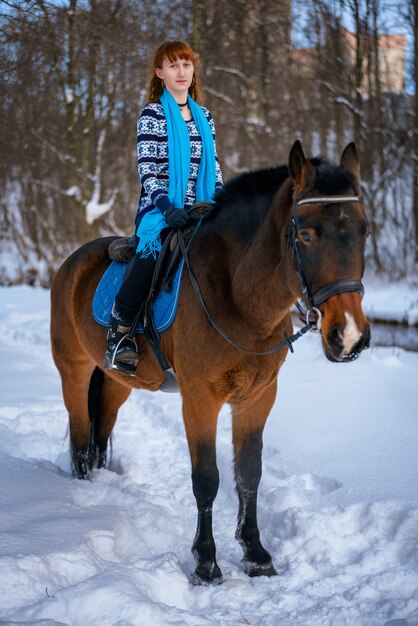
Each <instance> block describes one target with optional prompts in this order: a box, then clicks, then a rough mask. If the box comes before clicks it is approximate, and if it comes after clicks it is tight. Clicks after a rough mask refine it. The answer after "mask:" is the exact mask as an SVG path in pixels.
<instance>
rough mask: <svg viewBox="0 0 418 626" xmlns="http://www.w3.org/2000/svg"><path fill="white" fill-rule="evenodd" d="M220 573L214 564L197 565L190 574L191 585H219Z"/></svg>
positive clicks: (221, 580)
mask: <svg viewBox="0 0 418 626" xmlns="http://www.w3.org/2000/svg"><path fill="white" fill-rule="evenodd" d="M222 582H223V578H222V572H221V570H220V569H219V567H218V565H217V564H216V563H211V564H202V565H198V566H197V567H196V569H195V571H194V572H193V574H192V583H193V585H195V586H197V585H220V584H221V583H222Z"/></svg>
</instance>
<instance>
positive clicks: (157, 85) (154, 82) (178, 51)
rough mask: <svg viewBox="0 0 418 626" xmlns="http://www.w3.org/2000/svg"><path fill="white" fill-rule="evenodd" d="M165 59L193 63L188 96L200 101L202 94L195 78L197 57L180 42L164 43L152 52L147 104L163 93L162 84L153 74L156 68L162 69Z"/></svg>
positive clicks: (197, 79) (197, 63)
mask: <svg viewBox="0 0 418 626" xmlns="http://www.w3.org/2000/svg"><path fill="white" fill-rule="evenodd" d="M164 59H167V60H168V61H170V62H171V63H172V62H173V61H176V60H177V59H181V60H184V61H191V62H192V63H193V67H194V72H193V80H192V84H191V85H190V87H189V94H190V96H191V97H192V98H193V100H196V102H199V101H200V102H201V101H202V93H201V88H200V82H199V78H198V76H197V68H198V65H199V63H200V60H199V57H198V56H197V54H196V53H195V52H193V50H192V49H191V48H190V46H188V45H187V44H185V43H183V42H182V41H166V42H164V43H163V44H161V46H159V47H158V48H157V49H156V51H155V52H154V57H153V59H152V66H151V72H152V75H151V80H150V84H149V87H148V98H147V102H156V101H157V100H158V99H159V97H160V96H161V94H162V93H163V91H164V83H163V81H162V80H161V78H158V76H157V75H156V73H155V70H156V69H157V68H159V69H162V67H163V61H164Z"/></svg>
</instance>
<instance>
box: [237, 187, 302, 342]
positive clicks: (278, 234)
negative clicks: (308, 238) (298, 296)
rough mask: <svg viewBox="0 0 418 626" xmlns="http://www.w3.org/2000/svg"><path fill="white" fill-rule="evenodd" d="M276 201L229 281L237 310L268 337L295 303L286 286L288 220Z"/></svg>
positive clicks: (243, 252) (241, 255)
mask: <svg viewBox="0 0 418 626" xmlns="http://www.w3.org/2000/svg"><path fill="white" fill-rule="evenodd" d="M279 201H280V200H279V199H277V200H276V202H277V205H276V206H275V208H274V210H272V211H270V213H269V215H268V216H267V218H266V220H265V221H264V223H263V224H262V225H261V226H260V228H259V230H258V232H257V234H256V236H255V237H254V240H253V241H252V242H251V244H250V245H249V246H247V248H246V249H245V250H243V251H242V254H240V258H239V260H238V262H237V264H236V266H235V268H234V272H233V280H232V295H233V299H234V303H235V306H236V308H237V310H238V311H240V313H241V314H242V315H243V316H245V317H246V318H247V320H248V322H250V323H251V324H252V325H256V326H257V327H258V328H260V330H261V331H262V332H265V333H267V334H269V333H270V332H273V330H274V328H275V327H276V326H277V325H278V324H279V323H280V321H281V320H282V319H283V318H284V317H285V316H286V315H287V313H288V311H289V308H290V306H291V305H292V303H293V302H294V300H295V296H294V295H293V294H292V292H291V290H290V287H289V285H288V282H287V275H288V271H289V268H288V263H289V261H288V254H289V253H288V250H287V238H286V233H287V228H288V221H289V219H288V216H286V214H285V213H284V212H283V211H282V212H281V210H280V207H279Z"/></svg>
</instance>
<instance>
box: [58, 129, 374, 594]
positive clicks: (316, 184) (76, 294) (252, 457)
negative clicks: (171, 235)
mask: <svg viewBox="0 0 418 626" xmlns="http://www.w3.org/2000/svg"><path fill="white" fill-rule="evenodd" d="M359 169H360V168H359V159H358V155H357V151H356V148H355V145H354V144H353V143H351V144H349V145H348V146H347V147H346V148H345V149H344V151H343V153H342V156H341V160H340V164H333V163H330V162H328V161H327V160H324V159H319V158H315V159H307V158H306V157H305V155H304V152H303V149H302V146H301V144H300V142H299V141H296V142H295V143H294V145H293V147H292V149H291V150H290V153H289V162H288V166H280V167H276V168H271V169H267V170H259V171H254V172H246V173H244V174H241V175H239V176H237V177H236V178H234V179H232V180H230V181H229V182H227V183H226V184H225V186H224V188H223V189H222V190H221V191H220V192H218V194H217V196H216V198H215V205H216V210H215V211H214V212H213V213H214V215H213V216H212V217H209V218H208V219H207V220H206V221H204V222H203V224H202V226H201V227H200V229H199V230H198V231H197V232H196V234H195V236H194V238H193V241H192V244H191V245H190V249H189V259H190V264H191V265H192V267H193V272H194V275H195V276H196V279H197V281H198V283H199V287H200V291H201V293H202V294H203V297H204V301H205V304H206V306H207V309H208V311H209V313H210V314H211V316H212V317H213V319H216V324H217V325H219V326H220V327H221V328H222V329H223V331H224V333H225V335H228V336H229V337H231V338H232V340H236V341H237V342H238V343H239V344H240V345H241V346H242V349H240V348H238V347H237V346H236V344H234V341H231V342H228V341H227V340H225V338H224V336H221V334H219V333H218V332H217V330H216V328H214V326H213V325H211V324H209V323H208V318H207V317H206V313H205V312H204V309H203V308H202V304H201V302H200V301H199V299H198V298H197V297H196V293H195V292H194V291H193V288H192V284H191V280H189V277H188V276H187V275H185V276H184V277H183V279H182V289H181V294H180V299H179V305H178V311H177V316H176V319H175V321H174V323H173V325H172V326H171V327H170V328H169V329H168V330H167V331H165V332H164V333H163V334H162V336H161V342H162V348H163V350H164V352H165V354H166V355H167V357H168V359H169V361H170V363H171V364H172V367H173V370H174V372H175V376H176V378H177V381H178V385H179V389H180V392H181V395H182V400H183V419H184V425H185V430H186V436H187V441H188V445H189V451H190V458H191V469H192V473H191V477H192V487H193V493H194V496H195V498H196V504H197V512H198V521H197V531H196V536H195V538H194V542H193V547H192V552H193V555H194V557H195V560H196V569H195V571H194V573H193V575H192V580H193V582H194V583H195V584H207V583H219V582H221V581H222V573H221V570H220V568H219V567H218V565H217V562H216V549H215V542H214V539H213V535H212V505H213V501H214V499H215V496H216V494H217V491H218V485H219V473H218V468H217V465H216V449H215V440H216V426H217V417H218V413H219V411H220V409H221V407H222V405H223V404H224V403H228V404H229V405H230V407H231V412H232V432H233V446H234V468H235V480H236V490H237V493H238V501H239V509H238V525H237V530H236V538H237V540H238V541H239V543H240V544H241V546H242V549H243V564H244V569H245V572H246V573H247V574H248V575H250V576H261V575H267V576H272V575H274V574H275V573H276V572H275V569H274V566H273V563H272V559H271V556H270V554H269V553H268V552H267V550H266V549H265V548H264V547H263V545H262V543H261V541H260V533H259V529H258V525H257V490H258V486H259V482H260V478H261V452H262V434H263V428H264V425H265V423H266V420H267V418H268V416H269V413H270V410H271V408H272V406H273V403H274V401H275V397H276V385H277V376H278V372H279V369H280V367H281V366H282V364H283V362H284V360H285V357H286V354H287V351H288V347H289V346H288V344H287V343H286V341H283V337H284V336H289V335H290V334H291V333H292V322H291V317H290V309H291V307H292V305H293V304H294V303H295V301H296V300H297V299H298V298H301V297H303V298H304V299H305V301H306V303H307V306H308V307H309V308H310V309H311V313H312V312H314V313H315V315H316V317H317V318H318V317H320V318H321V328H320V332H321V338H322V346H323V351H324V353H325V355H326V357H327V358H328V359H330V360H332V361H335V362H341V363H343V362H348V361H350V360H352V359H354V358H355V357H357V356H358V355H359V353H360V352H361V351H362V350H363V349H364V348H366V347H368V345H369V340H370V327H369V323H368V321H367V319H366V317H365V315H364V313H363V311H362V307H361V296H362V289H363V288H362V284H361V278H362V275H363V270H364V246H365V238H366V236H367V234H368V233H369V224H368V220H367V218H366V214H365V210H364V207H363V205H362V203H361V201H360V199H359V194H360V179H359ZM112 240H113V239H112V238H109V237H108V238H104V239H98V240H95V241H92V242H91V243H88V244H86V245H84V246H83V247H81V248H80V249H79V250H77V251H76V252H74V253H73V254H72V256H70V257H69V258H68V259H67V260H66V261H65V262H64V263H63V265H62V266H61V268H60V269H59V270H58V272H57V274H56V276H55V278H54V281H53V285H52V289H51V306H52V311H51V342H52V352H53V357H54V360H55V363H56V366H57V368H58V370H59V372H60V374H61V378H62V390H63V396H64V402H65V405H66V408H67V409H68V413H69V431H70V440H71V450H72V465H73V475H74V476H75V477H78V478H83V479H86V478H90V476H91V471H92V469H93V468H95V467H97V468H101V467H105V466H106V449H107V444H108V439H109V437H110V435H111V432H112V428H113V426H114V424H115V421H116V417H117V413H118V410H119V408H120V406H121V405H122V404H123V402H125V401H126V399H127V398H128V396H129V394H130V393H131V390H132V388H133V387H134V388H140V389H148V390H151V391H155V390H158V389H159V388H160V387H161V385H162V383H163V382H164V379H165V377H164V374H163V372H162V370H161V368H160V367H159V365H158V363H157V361H156V359H155V357H154V355H153V353H152V351H151V349H150V347H149V345H148V344H147V342H146V340H145V339H144V338H143V337H142V336H140V338H138V341H139V350H140V362H139V365H138V370H137V374H136V376H135V377H129V376H125V375H123V374H121V373H118V372H116V371H111V370H103V369H102V361H103V355H104V353H105V347H106V329H105V328H104V327H102V326H100V325H98V324H97V323H96V322H95V321H94V319H93V316H92V299H93V295H94V293H95V289H96V287H97V285H98V282H99V280H100V278H101V276H102V274H103V273H104V271H105V269H106V268H107V266H108V265H109V257H108V251H107V250H108V245H109V242H110V241H112ZM138 337H139V336H138ZM278 342H279V346H281V347H280V349H274V348H272V347H273V346H275V345H276V344H277V343H278ZM245 350H246V351H245Z"/></svg>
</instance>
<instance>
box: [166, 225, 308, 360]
mask: <svg viewBox="0 0 418 626" xmlns="http://www.w3.org/2000/svg"><path fill="white" fill-rule="evenodd" d="M178 238H179V245H180V250H181V253H182V255H183V258H184V264H185V266H186V267H187V271H188V273H189V278H190V282H191V285H192V287H193V291H194V292H195V294H196V296H197V299H198V300H199V302H200V304H201V306H202V308H203V310H204V312H205V313H206V317H207V319H208V322H209V323H210V324H211V325H212V326H213V328H214V329H215V330H216V331H217V332H218V333H219V334H220V335H221V337H223V338H224V339H225V340H226V341H227V342H228V343H229V344H231V346H234V348H237V349H238V350H240V351H241V352H245V354H254V355H255V356H267V355H268V354H273V353H274V352H277V351H278V350H280V349H281V348H284V347H285V346H288V348H289V349H290V351H291V352H294V350H293V346H292V343H294V342H295V341H296V340H297V339H299V338H300V337H302V336H303V335H304V334H305V333H306V332H307V331H308V330H310V329H311V326H312V323H311V322H308V323H307V324H305V326H303V327H302V328H301V329H300V330H299V331H298V332H297V333H293V335H291V336H290V337H289V336H288V334H287V333H285V334H284V336H285V339H284V340H283V341H281V342H280V343H279V344H277V345H276V346H273V347H272V348H270V349H269V350H265V351H264V352H257V351H255V350H248V349H247V348H243V346H240V345H239V344H238V343H237V342H236V341H234V340H233V339H232V337H230V336H229V335H228V334H227V333H226V332H225V331H224V330H223V329H222V328H221V327H220V326H219V324H218V323H217V322H216V321H215V320H214V319H213V317H212V316H211V314H210V313H209V311H208V308H207V306H206V302H205V300H204V298H203V295H202V292H201V291H200V287H199V283H198V282H197V280H196V277H195V275H194V274H193V270H192V268H191V265H190V260H189V255H188V252H187V247H186V244H185V242H184V237H183V232H182V231H181V230H179V231H178Z"/></svg>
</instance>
